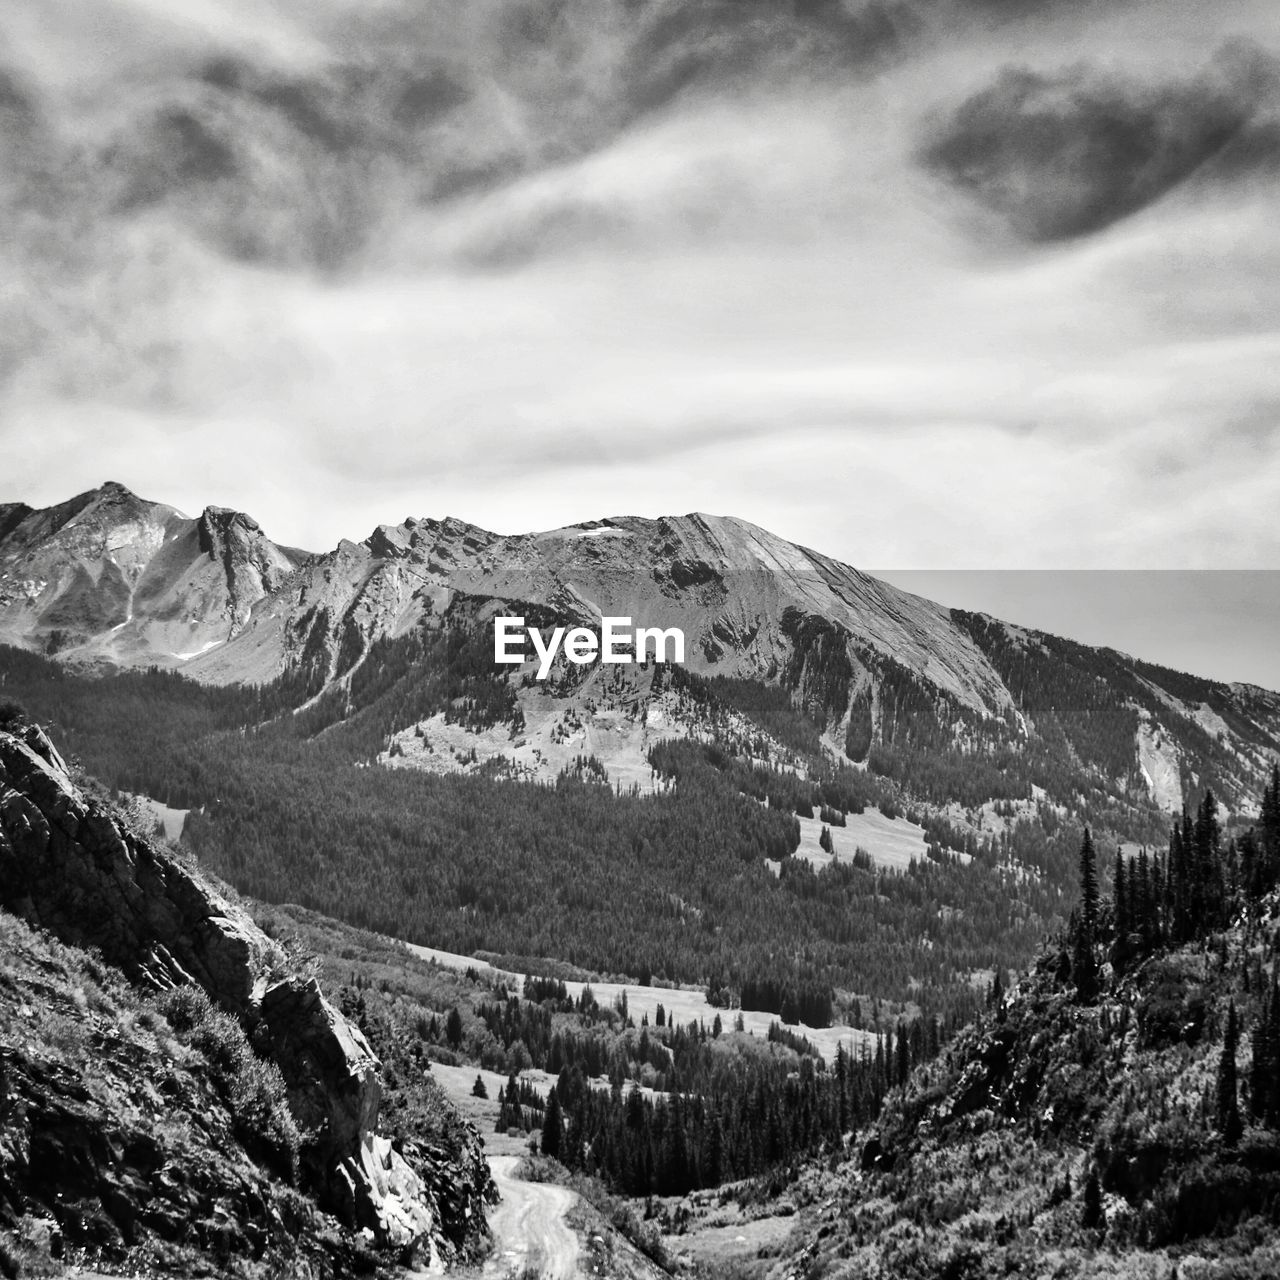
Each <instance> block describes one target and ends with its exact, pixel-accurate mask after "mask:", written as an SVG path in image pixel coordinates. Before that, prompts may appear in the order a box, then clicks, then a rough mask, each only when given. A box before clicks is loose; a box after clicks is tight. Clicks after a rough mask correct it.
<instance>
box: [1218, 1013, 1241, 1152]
mask: <svg viewBox="0 0 1280 1280" xmlns="http://www.w3.org/2000/svg"><path fill="white" fill-rule="evenodd" d="M1239 1038H1240V1024H1239V1022H1238V1021H1237V1019H1236V1002H1235V1001H1234V1000H1233V1001H1232V1002H1231V1004H1230V1006H1229V1008H1228V1010H1227V1029H1226V1033H1225V1034H1224V1035H1223V1037H1222V1058H1221V1060H1220V1061H1219V1063H1218V1109H1217V1128H1218V1132H1219V1133H1221V1134H1222V1142H1223V1145H1224V1146H1227V1147H1234V1146H1235V1145H1236V1143H1237V1142H1239V1141H1240V1134H1241V1132H1242V1128H1243V1126H1242V1125H1241V1123H1240V1103H1239V1095H1238V1090H1237V1088H1236V1045H1237V1042H1238V1041H1239Z"/></svg>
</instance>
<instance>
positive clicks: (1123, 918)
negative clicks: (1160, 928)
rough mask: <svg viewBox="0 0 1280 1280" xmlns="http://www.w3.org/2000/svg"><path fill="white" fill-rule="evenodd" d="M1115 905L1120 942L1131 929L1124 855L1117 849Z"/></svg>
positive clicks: (1117, 933)
mask: <svg viewBox="0 0 1280 1280" xmlns="http://www.w3.org/2000/svg"><path fill="white" fill-rule="evenodd" d="M1115 903H1116V938H1117V939H1118V940H1120V941H1121V942H1123V941H1124V939H1125V938H1126V937H1127V936H1128V934H1129V931H1130V929H1132V928H1133V922H1132V920H1131V918H1130V917H1131V911H1130V903H1129V892H1128V887H1127V885H1126V883H1125V874H1124V854H1123V853H1121V852H1120V850H1119V849H1117V850H1116V884H1115Z"/></svg>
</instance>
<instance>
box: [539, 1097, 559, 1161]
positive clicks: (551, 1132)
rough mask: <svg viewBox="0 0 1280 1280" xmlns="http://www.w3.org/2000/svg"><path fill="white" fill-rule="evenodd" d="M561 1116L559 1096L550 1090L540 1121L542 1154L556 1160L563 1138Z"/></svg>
mask: <svg viewBox="0 0 1280 1280" xmlns="http://www.w3.org/2000/svg"><path fill="white" fill-rule="evenodd" d="M561 1116H562V1112H561V1108H560V1096H559V1094H557V1092H556V1091H555V1089H552V1090H551V1097H550V1098H549V1099H548V1100H547V1113H546V1116H545V1117H544V1119H543V1121H542V1154H543V1155H544V1156H552V1157H553V1158H554V1159H557V1160H558V1159H559V1158H560V1146H561V1140H562V1137H563V1134H562V1132H561V1128H562V1119H561Z"/></svg>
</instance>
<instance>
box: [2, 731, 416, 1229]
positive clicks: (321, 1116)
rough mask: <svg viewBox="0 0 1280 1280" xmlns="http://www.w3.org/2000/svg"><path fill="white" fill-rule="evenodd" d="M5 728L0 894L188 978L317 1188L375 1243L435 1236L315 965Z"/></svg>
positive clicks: (358, 1051) (70, 935)
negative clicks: (237, 1031) (277, 1089)
mask: <svg viewBox="0 0 1280 1280" xmlns="http://www.w3.org/2000/svg"><path fill="white" fill-rule="evenodd" d="M11 730H12V731H0V905H3V906H4V907H5V908H6V909H7V910H9V911H11V912H13V913H14V914H15V915H18V916H20V917H22V918H24V919H26V920H27V921H29V922H30V923H32V924H35V925H38V926H40V927H42V928H45V929H48V930H49V931H50V932H51V933H53V934H55V935H56V936H57V937H58V938H60V939H61V940H62V941H63V942H66V943H70V944H72V945H74V946H78V947H94V948H97V949H98V950H99V951H100V952H101V953H102V956H103V958H104V959H106V960H107V961H108V962H110V963H111V964H114V965H116V966H118V967H119V968H121V969H123V970H124V971H125V973H126V974H127V975H128V976H129V977H130V978H131V979H132V980H133V981H134V982H135V983H136V984H139V985H142V986H144V987H149V988H152V989H157V990H163V989H166V988H172V987H175V986H179V985H182V984H184V983H196V984H198V985H199V986H200V987H202V988H203V989H204V990H205V991H206V992H207V993H208V994H209V995H210V997H211V998H212V999H213V1000H215V1001H216V1002H217V1003H218V1004H219V1005H221V1006H222V1007H223V1008H225V1009H226V1010H227V1011H229V1012H231V1013H234V1014H235V1015H236V1016H237V1017H238V1018H239V1019H240V1020H241V1022H242V1024H243V1025H244V1027H245V1029H246V1031H247V1032H248V1033H249V1034H250V1035H251V1038H252V1040H253V1043H254V1044H255V1045H256V1046H257V1047H258V1048H259V1049H260V1050H261V1051H264V1052H265V1053H266V1055H268V1056H269V1057H270V1058H271V1059H272V1060H274V1061H275V1062H276V1064H277V1065H278V1066H279V1068H280V1071H281V1074H282V1075H283V1077H284V1080H285V1083H286V1085H287V1088H288V1098H289V1106H290V1110H291V1111H292V1112H293V1114H294V1117H295V1119H296V1120H297V1122H298V1124H299V1125H300V1127H301V1128H302V1129H303V1130H304V1131H305V1132H306V1133H307V1134H308V1135H309V1141H308V1144H307V1148H306V1152H305V1158H304V1159H305V1167H304V1173H305V1175H306V1178H307V1182H308V1183H309V1185H310V1186H311V1187H312V1188H313V1190H314V1191H315V1192H316V1193H317V1194H318V1195H319V1197H320V1199H321V1200H322V1202H323V1203H324V1204H325V1205H326V1206H327V1207H329V1208H330V1209H332V1210H333V1211H334V1212H335V1213H337V1214H338V1215H339V1216H340V1217H341V1218H342V1219H343V1220H344V1221H346V1222H347V1224H348V1225H350V1226H353V1227H358V1228H368V1229H369V1230H370V1231H371V1232H372V1233H373V1235H374V1237H375V1239H376V1240H377V1241H379V1242H380V1243H384V1244H394V1245H402V1246H413V1245H415V1244H425V1245H427V1246H428V1247H429V1248H432V1246H431V1236H432V1233H433V1229H434V1227H435V1214H434V1210H433V1205H432V1201H431V1198H430V1196H429V1195H428V1193H427V1188H426V1186H425V1184H424V1183H423V1180H422V1179H421V1178H420V1177H419V1175H418V1174H417V1173H416V1172H415V1171H414V1170H413V1169H412V1168H411V1167H410V1166H409V1164H408V1163H407V1162H406V1161H405V1159H404V1157H403V1156H402V1155H401V1154H400V1153H399V1152H398V1151H396V1150H395V1149H394V1148H393V1147H392V1146H391V1143H390V1142H389V1141H388V1140H386V1139H385V1138H382V1137H380V1136H379V1135H378V1134H377V1133H376V1124H377V1119H378V1109H379V1105H380V1102H381V1097H382V1086H381V1080H380V1074H379V1070H380V1064H379V1062H378V1059H377V1057H376V1055H375V1054H374V1052H373V1050H372V1049H371V1048H370V1047H369V1044H368V1042H367V1041H366V1040H365V1038H364V1036H363V1034H362V1033H361V1032H360V1030H359V1029H358V1028H357V1027H355V1026H353V1025H352V1024H351V1023H349V1022H348V1021H347V1020H346V1018H345V1017H343V1015H342V1014H341V1013H340V1012H339V1011H338V1010H337V1009H335V1008H334V1007H333V1006H332V1005H331V1004H330V1003H329V1002H328V1001H327V1000H326V999H325V998H324V996H323V994H322V993H321V991H320V988H319V986H318V984H317V983H316V981H315V980H314V979H313V978H302V977H299V976H297V975H295V974H292V973H290V972H288V971H287V968H286V965H285V957H284V955H283V953H282V952H281V951H280V949H279V948H278V947H277V946H276V945H275V944H274V943H273V942H272V941H271V940H270V939H269V938H268V937H267V936H266V935H265V934H264V933H263V932H262V931H261V930H260V929H259V928H258V927H257V926H256V925H255V924H254V923H253V921H252V920H250V919H249V917H248V916H247V915H246V914H245V913H244V912H243V911H242V910H240V909H239V908H238V907H237V906H235V905H234V904H233V903H231V902H229V901H227V900H226V899H225V898H224V897H222V896H221V895H220V894H218V893H217V892H215V891H214V890H213V889H211V888H210V887H209V886H208V885H207V884H205V883H204V882H203V880H201V879H200V877H199V876H198V875H197V874H195V872H194V871H192V870H190V869H188V868H187V867H185V866H183V865H182V864H181V863H180V862H179V861H178V859H177V858H176V857H175V856H174V855H173V854H171V853H169V852H168V851H167V850H165V849H163V848H161V847H159V846H157V845H155V844H153V843H152V842H150V841H148V840H145V839H143V838H141V837H139V836H137V835H136V834H134V833H133V832H132V831H130V830H129V829H128V828H127V827H126V826H125V825H124V824H123V823H122V822H121V821H120V820H119V819H118V818H117V817H116V816H115V815H114V814H113V813H112V812H110V811H109V809H108V808H107V807H106V806H105V805H104V804H102V803H100V802H98V801H95V800H93V799H92V798H89V797H87V796H86V795H85V794H83V792H82V791H81V790H80V789H79V788H78V787H77V786H76V785H75V784H74V783H73V781H72V779H71V777H70V774H69V772H68V769H67V766H66V764H65V762H64V761H63V760H62V758H61V757H60V756H59V754H58V752H57V750H56V749H55V748H54V746H53V744H52V743H51V742H50V741H49V739H48V737H47V736H46V735H45V734H44V732H43V731H42V730H40V729H39V728H36V727H34V726H28V727H21V728H19V727H14V726H11Z"/></svg>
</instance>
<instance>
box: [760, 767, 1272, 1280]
mask: <svg viewBox="0 0 1280 1280" xmlns="http://www.w3.org/2000/svg"><path fill="white" fill-rule="evenodd" d="M1276 794H1277V793H1276V791H1275V790H1274V784H1273V789H1272V790H1271V793H1270V799H1269V804H1270V805H1271V810H1270V814H1269V815H1268V812H1267V808H1266V806H1265V805H1264V811H1263V817H1264V822H1263V827H1264V832H1265V838H1264V839H1262V840H1259V841H1258V842H1256V843H1254V844H1252V845H1251V846H1250V852H1249V858H1250V859H1252V862H1251V863H1248V860H1246V863H1247V864H1248V865H1252V867H1253V869H1254V872H1255V873H1256V874H1259V875H1260V876H1261V883H1263V884H1264V885H1265V884H1273V883H1274V880H1275V874H1276V869H1277V867H1278V866H1280V862H1278V861H1277V859H1278V858H1280V821H1278V820H1277V814H1278V813H1280V811H1277V810H1276V809H1275V807H1274V806H1275V796H1276ZM1234 856H1235V851H1234V849H1230V850H1229V849H1227V848H1222V849H1220V850H1219V849H1216V847H1215V859H1217V858H1221V861H1220V863H1219V865H1220V866H1221V868H1222V870H1223V872H1224V874H1228V875H1229V869H1230V867H1231V866H1232V865H1233V863H1234ZM1130 869H1132V867H1131V868H1130ZM1262 873H1265V874H1262ZM1248 883H1249V877H1248V875H1247V874H1242V876H1241V878H1240V887H1239V888H1238V889H1235V890H1233V891H1232V892H1231V894H1230V902H1229V904H1228V911H1227V914H1228V915H1229V916H1230V917H1231V918H1232V919H1233V921H1234V923H1232V924H1231V925H1230V926H1229V927H1227V928H1215V927H1212V926H1209V927H1206V928H1203V929H1201V930H1199V931H1197V936H1195V937H1194V938H1193V939H1192V940H1189V941H1188V942H1186V943H1183V944H1180V945H1170V944H1169V943H1168V942H1167V941H1161V942H1156V943H1154V944H1153V943H1152V942H1151V940H1150V935H1149V934H1145V933H1144V936H1145V937H1146V941H1142V940H1140V938H1139V935H1138V933H1137V932H1136V926H1135V932H1133V933H1128V934H1125V935H1123V936H1121V935H1119V934H1118V933H1117V931H1116V930H1115V928H1114V927H1113V924H1112V922H1113V920H1114V914H1113V913H1114V910H1115V906H1114V902H1104V903H1103V905H1102V910H1101V911H1100V913H1099V920H1100V925H1099V932H1100V941H1101V943H1102V946H1101V948H1100V957H1101V959H1102V960H1103V963H1102V965H1101V967H1100V983H1101V991H1100V993H1099V994H1098V995H1097V997H1096V999H1094V998H1085V997H1084V996H1083V995H1082V993H1081V990H1080V988H1079V986H1078V985H1077V983H1076V982H1075V981H1074V977H1073V970H1074V968H1075V964H1076V963H1077V961H1075V960H1073V958H1072V957H1071V956H1069V955H1068V952H1067V950H1065V949H1059V948H1057V947H1054V948H1051V949H1050V950H1048V951H1047V952H1046V953H1044V954H1043V955H1042V957H1041V960H1040V962H1039V963H1038V964H1037V965H1036V967H1035V968H1034V969H1033V970H1032V971H1031V972H1029V973H1027V974H1025V975H1024V976H1023V977H1022V978H1021V979H1020V980H1019V982H1018V983H1017V985H1016V986H1015V987H1014V988H1013V989H1012V990H1011V991H1009V992H1007V993H1006V992H1002V991H1000V990H998V989H997V990H994V991H993V992H992V995H991V997H990V999H989V1001H988V1006H989V1007H988V1011H987V1013H986V1014H985V1015H984V1016H983V1017H982V1018H981V1019H980V1020H979V1021H977V1022H976V1023H974V1024H973V1025H971V1026H969V1027H968V1028H966V1029H965V1030H964V1031H963V1032H962V1033H961V1034H960V1035H958V1036H957V1037H956V1038H955V1039H954V1040H953V1041H952V1043H951V1044H949V1045H948V1046H947V1047H946V1048H945V1049H944V1050H943V1052H942V1053H941V1054H940V1055H939V1056H938V1057H937V1059H935V1060H934V1061H933V1062H931V1063H929V1064H928V1065H926V1066H924V1067H922V1068H919V1069H918V1070H917V1071H916V1072H915V1073H914V1075H913V1076H912V1077H911V1079H910V1081H909V1082H907V1083H905V1084H904V1085H903V1086H902V1087H900V1088H899V1089H896V1090H895V1091H893V1093H891V1094H890V1096H889V1098H888V1099H887V1100H886V1103H885V1106H884V1108H883V1110H882V1112H881V1115H880V1117H879V1121H878V1124H877V1126H876V1127H875V1129H874V1130H871V1131H868V1132H865V1133H863V1134H861V1135H859V1137H858V1141H857V1144H856V1146H855V1148H854V1150H853V1151H852V1153H851V1156H852V1158H851V1160H850V1161H849V1163H848V1164H846V1165H845V1168H844V1170H843V1171H842V1172H841V1173H840V1174H839V1175H838V1176H836V1177H833V1176H832V1175H831V1174H830V1173H829V1172H827V1171H819V1170H816V1169H815V1170H813V1171H811V1173H810V1175H809V1176H808V1182H807V1186H806V1189H805V1192H804V1197H803V1198H805V1199H807V1200H808V1201H809V1203H810V1204H820V1205H821V1207H815V1208H814V1209H813V1211H812V1212H811V1214H809V1215H808V1216H807V1220H806V1222H805V1225H804V1228H803V1229H802V1231H801V1232H800V1233H799V1238H798V1239H797V1241H796V1247H795V1250H793V1251H792V1252H791V1254H790V1255H789V1256H790V1260H789V1262H788V1263H787V1265H786V1267H785V1268H783V1267H779V1268H774V1269H773V1270H772V1271H770V1272H769V1274H770V1276H771V1277H774V1278H775V1280H781V1277H782V1276H783V1275H786V1274H800V1275H815V1276H816V1275H822V1276H827V1277H830V1278H831V1280H837V1278H840V1277H849V1280H853V1277H861V1276H867V1275H893V1276H901V1277H905V1278H907V1280H927V1278H928V1280H940V1278H942V1277H946V1278H947V1280H966V1278H968V1277H974V1278H975V1280H976V1277H980V1276H990V1275H1005V1274H1018V1275H1024V1276H1031V1277H1049V1276H1067V1275H1070V1276H1089V1277H1093V1276H1099V1277H1100V1276H1115V1277H1122V1276H1123V1277H1151V1278H1152V1280H1155V1278H1156V1277H1166V1276H1172V1275H1185V1276H1192V1275H1194V1276H1198V1277H1206V1278H1207V1277H1215V1276H1217V1277H1228V1276H1230V1277H1263V1276H1270V1275H1275V1274H1276V1272H1277V1268H1278V1267H1280V1243H1277V1241H1278V1239H1280V1236H1278V1232H1277V1228H1278V1227H1280V1109H1278V1105H1277V1101H1278V1099H1280V1094H1278V1093H1277V1084H1278V1082H1280V1074H1278V1072H1280V996H1278V995H1277V991H1278V988H1277V986H1276V966H1275V959H1274V958H1275V954H1276V950H1275V949H1276V943H1277V940H1278V939H1280V930H1278V928H1277V918H1278V908H1280V903H1278V902H1277V900H1276V897H1275V894H1274V892H1273V891H1266V892H1263V893H1262V894H1261V895H1259V896H1258V897H1254V896H1253V893H1252V892H1251V891H1250V890H1249V889H1247V888H1246V887H1245V886H1247V885H1248ZM1254 883H1255V885H1256V884H1257V883H1259V882H1258V881H1255V882H1254ZM1130 893H1132V888H1131V890H1130ZM1126 901H1128V902H1130V903H1131V904H1132V903H1133V902H1134V901H1135V899H1133V898H1132V897H1129V898H1127V899H1126ZM1144 903H1145V910H1144V912H1143V914H1144V915H1147V914H1148V913H1150V914H1149V922H1159V923H1154V925H1153V927H1154V930H1155V933H1156V934H1158V935H1162V936H1163V935H1165V934H1166V933H1167V931H1168V930H1169V929H1170V928H1171V927H1172V922H1173V920H1174V918H1175V912H1174V909H1173V908H1171V907H1170V906H1169V903H1168V902H1167V901H1166V903H1165V904H1164V905H1163V906H1161V905H1159V896H1158V897H1157V904H1156V905H1154V906H1153V905H1152V904H1151V902H1150V901H1149V900H1146V899H1145V898H1144ZM1146 928H1147V924H1145V923H1144V930H1145V929H1146ZM1076 955H1077V956H1078V955H1079V952H1078V951H1076ZM797 1252H798V1253H799V1254H800V1257H799V1258H796V1257H795V1256H794V1253H797ZM761 1274H763V1269H761Z"/></svg>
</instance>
